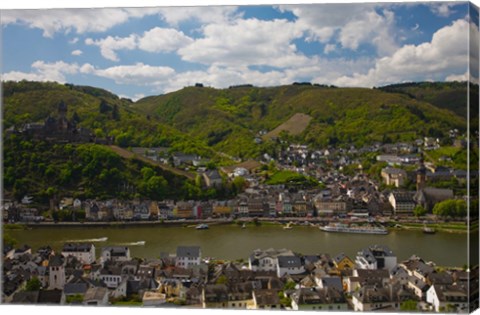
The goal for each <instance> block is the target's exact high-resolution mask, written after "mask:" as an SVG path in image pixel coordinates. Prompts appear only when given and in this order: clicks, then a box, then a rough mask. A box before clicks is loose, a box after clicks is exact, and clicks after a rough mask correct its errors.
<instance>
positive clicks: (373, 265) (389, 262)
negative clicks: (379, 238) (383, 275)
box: [355, 245, 397, 271]
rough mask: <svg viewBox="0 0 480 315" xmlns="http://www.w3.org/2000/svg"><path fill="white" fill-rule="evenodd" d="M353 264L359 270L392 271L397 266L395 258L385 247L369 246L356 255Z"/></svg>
mask: <svg viewBox="0 0 480 315" xmlns="http://www.w3.org/2000/svg"><path fill="white" fill-rule="evenodd" d="M355 264H356V265H357V267H358V268H359V269H387V270H389V271H390V270H393V269H394V268H395V266H396V265H397V256H395V255H394V254H393V252H392V251H391V250H390V249H389V248H388V247H386V246H378V245H374V246H370V247H368V248H366V249H363V250H362V251H360V252H358V253H357V257H356V259H355Z"/></svg>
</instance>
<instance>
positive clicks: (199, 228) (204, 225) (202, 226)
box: [196, 224, 208, 230]
mask: <svg viewBox="0 0 480 315" xmlns="http://www.w3.org/2000/svg"><path fill="white" fill-rule="evenodd" d="M196 229H197V230H207V229H208V225H207V224H199V225H197V227H196Z"/></svg>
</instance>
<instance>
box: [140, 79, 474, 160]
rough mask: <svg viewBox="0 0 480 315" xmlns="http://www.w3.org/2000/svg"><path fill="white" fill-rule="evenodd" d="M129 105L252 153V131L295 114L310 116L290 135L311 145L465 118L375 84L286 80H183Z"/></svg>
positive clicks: (380, 137)
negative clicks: (213, 84)
mask: <svg viewBox="0 0 480 315" xmlns="http://www.w3.org/2000/svg"><path fill="white" fill-rule="evenodd" d="M131 108H134V109H135V110H138V111H139V112H141V113H144V114H148V115H151V116H152V117H155V119H157V120H158V121H160V122H162V123H166V124H169V125H170V126H173V127H175V128H178V129H179V130H181V131H182V132H185V133H187V134H190V135H192V136H196V137H198V138H200V139H202V140H204V141H206V143H207V144H208V145H210V146H212V147H213V148H214V149H216V150H219V151H223V152H226V153H228V154H231V155H235V156H240V157H247V156H255V155H257V154H259V153H260V152H262V150H264V146H265V145H266V144H265V145H257V144H255V142H254V141H253V140H254V138H255V135H257V133H258V132H260V131H262V130H266V131H272V130H273V129H275V128H277V127H278V126H280V125H281V124H283V123H285V122H286V121H287V120H288V119H289V118H290V117H292V116H293V115H295V114H306V115H309V116H310V117H312V119H311V121H310V123H309V124H308V127H307V128H306V129H305V130H304V131H303V132H301V133H300V134H299V135H296V136H293V138H294V139H296V140H299V141H304V142H306V143H309V144H311V145H315V146H326V145H339V146H342V145H347V144H348V145H350V144H352V143H354V144H356V145H363V144H365V143H369V142H373V141H385V140H386V139H391V140H392V141H393V140H413V139H415V138H417V137H422V136H428V135H431V136H439V135H442V134H444V133H445V132H446V131H447V130H448V129H449V128H458V129H460V130H463V129H465V125H466V122H465V118H464V117H461V116H460V115H457V114H455V113H453V112H452V111H450V110H447V109H442V108H439V107H438V106H435V105H433V104H431V103H429V102H426V101H421V100H416V99H412V98H411V97H409V96H407V95H404V94H399V93H390V92H384V91H382V90H379V89H365V88H335V87H325V86H315V85H288V86H279V87H271V88H258V87H251V86H243V87H237V88H229V89H213V88H205V87H187V88H184V89H182V90H179V91H176V92H173V93H169V94H165V95H160V96H154V97H148V98H145V99H141V100H139V101H137V102H136V103H134V104H133V105H132V107H131Z"/></svg>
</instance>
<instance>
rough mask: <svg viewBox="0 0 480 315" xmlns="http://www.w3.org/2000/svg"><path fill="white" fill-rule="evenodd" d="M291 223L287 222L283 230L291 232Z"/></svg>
mask: <svg viewBox="0 0 480 315" xmlns="http://www.w3.org/2000/svg"><path fill="white" fill-rule="evenodd" d="M292 224H293V222H288V223H287V225H285V226H284V227H283V229H284V230H291V229H292Z"/></svg>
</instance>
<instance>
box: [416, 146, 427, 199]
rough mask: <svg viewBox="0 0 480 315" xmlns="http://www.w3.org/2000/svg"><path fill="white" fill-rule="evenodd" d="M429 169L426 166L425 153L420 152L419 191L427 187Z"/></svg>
mask: <svg viewBox="0 0 480 315" xmlns="http://www.w3.org/2000/svg"><path fill="white" fill-rule="evenodd" d="M426 174H427V169H426V168H425V164H424V160H423V153H420V160H419V161H418V169H417V192H420V191H422V190H423V189H424V188H425V181H426Z"/></svg>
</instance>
